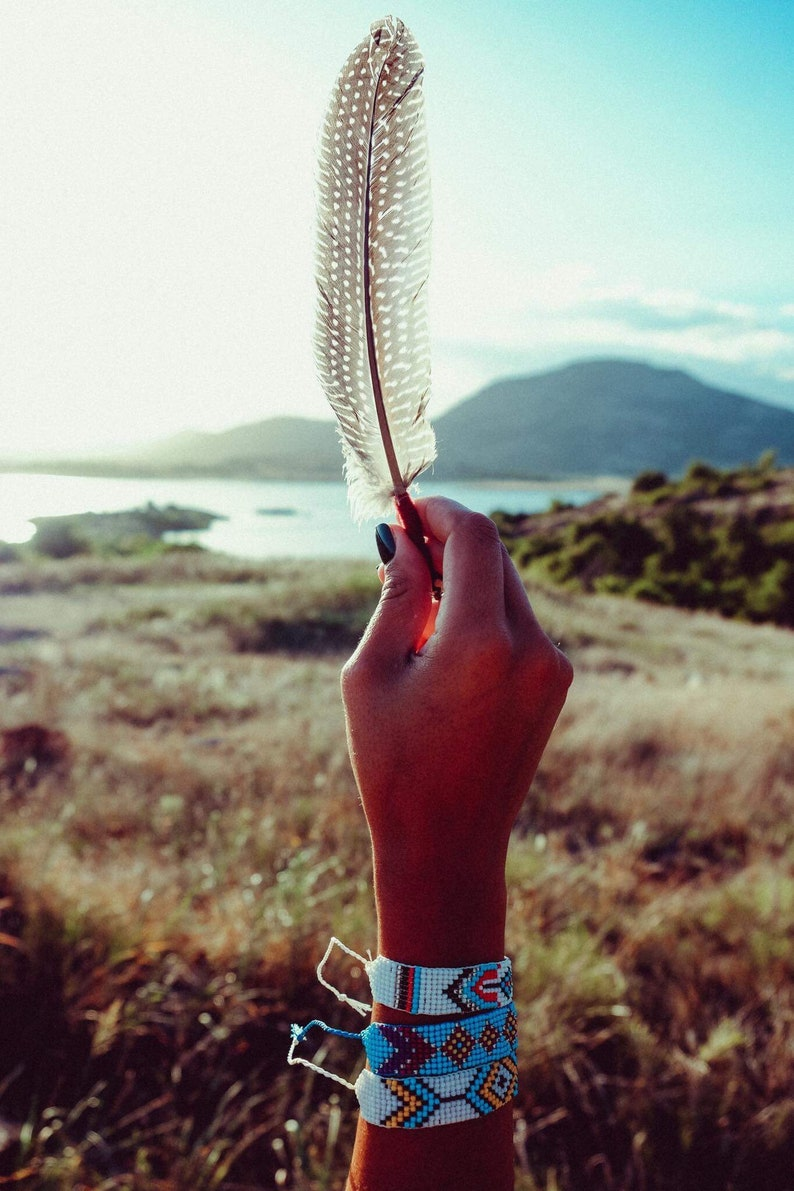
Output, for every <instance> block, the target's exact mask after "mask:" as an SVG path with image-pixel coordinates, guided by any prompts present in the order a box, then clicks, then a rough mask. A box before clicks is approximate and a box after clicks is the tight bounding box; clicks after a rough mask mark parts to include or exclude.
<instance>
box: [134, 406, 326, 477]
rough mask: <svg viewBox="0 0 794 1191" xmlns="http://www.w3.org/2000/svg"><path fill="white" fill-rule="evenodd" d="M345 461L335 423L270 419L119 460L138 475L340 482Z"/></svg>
mask: <svg viewBox="0 0 794 1191" xmlns="http://www.w3.org/2000/svg"><path fill="white" fill-rule="evenodd" d="M341 459H342V455H341V449H340V446H339V440H338V438H337V434H336V428H335V425H334V423H332V422H330V421H329V422H321V421H319V420H314V419H311V418H268V419H267V420H266V421H263V422H252V423H250V424H248V425H245V426H235V427H234V428H233V429H232V430H224V431H221V432H220V433H218V434H199V433H196V432H187V433H184V434H177V435H175V436H174V437H173V438H167V439H163V440H162V441H161V442H158V443H154V444H153V445H152V446H151V447H145V448H143V449H142V450H140V451H138V452H136V453H135V454H134V455H128V456H125V457H123V458H117V459H116V460H115V461H114V462H115V467H116V469H118V468H119V467H132V468H133V469H134V470H135V471H136V472H137V473H138V474H140V472H141V471H144V472H148V473H154V474H163V473H167V474H169V475H193V476H195V475H216V476H236V477H242V476H245V477H249V478H251V479H267V480H293V479H297V480H308V479H312V480H338V479H339V478H340V475H341V469H342V464H341Z"/></svg>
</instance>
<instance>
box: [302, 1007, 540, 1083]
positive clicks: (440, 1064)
mask: <svg viewBox="0 0 794 1191" xmlns="http://www.w3.org/2000/svg"><path fill="white" fill-rule="evenodd" d="M315 1027H317V1028H319V1029H321V1030H324V1031H325V1032H326V1033H327V1034H335V1035H336V1036H337V1037H339V1038H352V1039H355V1040H356V1041H360V1042H361V1043H363V1046H364V1050H365V1052H366V1055H367V1062H368V1063H369V1067H370V1070H371V1071H372V1073H373V1074H374V1075H380V1076H383V1077H386V1076H394V1077H397V1078H403V1077H406V1076H419V1075H421V1076H425V1075H434V1076H435V1075H451V1074H452V1073H453V1072H455V1071H464V1070H471V1069H472V1068H474V1067H482V1066H484V1065H488V1064H489V1063H492V1062H493V1061H494V1060H495V1059H503V1058H505V1057H506V1056H508V1055H512V1056H513V1057H514V1058H515V1054H516V1046H517V1042H518V1021H517V1019H516V1013H515V1006H514V1005H508V1006H506V1007H505V1008H504V1009H493V1010H491V1012H490V1013H479V1014H477V1016H476V1017H466V1018H459V1017H458V1018H453V1019H452V1021H445V1022H433V1023H432V1024H430V1025H421V1026H408V1025H405V1026H403V1025H400V1026H398V1025H392V1024H390V1023H388V1022H373V1023H372V1025H369V1026H367V1028H366V1029H365V1030H362V1031H361V1032H360V1033H353V1032H351V1031H348V1030H339V1029H337V1028H336V1027H335V1026H329V1025H326V1023H325V1022H324V1021H317V1020H315V1021H311V1022H309V1024H308V1025H306V1026H303V1027H299V1026H293V1027H292V1039H293V1046H292V1048H291V1051H290V1059H292V1060H294V1058H295V1056H294V1050H295V1047H296V1046H298V1045H300V1043H301V1042H303V1040H304V1038H305V1037H306V1035H307V1034H308V1033H309V1031H310V1030H312V1029H314V1028H315ZM298 1061H300V1060H298Z"/></svg>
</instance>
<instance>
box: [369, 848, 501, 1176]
mask: <svg viewBox="0 0 794 1191" xmlns="http://www.w3.org/2000/svg"><path fill="white" fill-rule="evenodd" d="M375 871H376V885H375V890H376V903H377V907H378V926H379V929H378V951H379V954H381V955H386V956H388V957H389V958H393V959H398V960H399V961H400V962H404V963H409V964H417V965H422V966H426V967H457V966H462V965H466V964H476V963H481V962H485V961H488V960H499V959H501V958H502V956H503V955H504V933H505V886H504V879H503V878H502V879H501V880H500V879H496V880H493V881H491V882H488V883H487V884H486V886H485V887H483V885H482V884H481V882H480V881H479V880H478V881H476V882H475V883H473V884H472V883H471V882H469V881H467V880H466V879H465V878H461V880H460V881H456V882H455V883H454V887H451V888H450V887H448V888H446V889H445V893H444V896H443V897H439V892H440V891H439V890H438V888H437V887H436V886H435V885H434V883H433V880H432V878H428V877H427V875H426V877H425V883H424V885H422V884H421V883H418V882H411V881H410V880H408V879H406V880H405V881H404V882H402V889H401V890H398V892H397V893H396V894H395V893H393V892H392V891H391V886H392V884H399V882H394V883H392V882H391V881H389V880H388V879H387V878H386V876H385V875H384V874H382V873H380V874H379V869H378V865H377V864H376V866H375ZM426 873H427V870H426ZM384 886H386V887H387V888H388V889H389V893H388V894H387V892H386V889H385V888H384ZM372 1016H373V1020H375V1021H386V1022H391V1023H394V1024H395V1025H405V1024H406V1022H407V1021H408V1020H410V1022H411V1023H412V1024H421V1023H423V1022H431V1021H433V1020H436V1019H433V1018H430V1017H422V1016H416V1015H411V1017H410V1019H409V1018H408V1016H407V1015H406V1014H405V1013H403V1012H401V1011H400V1010H397V1009H391V1008H388V1007H386V1006H383V1005H377V1004H376V1005H375V1006H374V1007H373V1014H372ZM512 1136H513V1112H512V1107H511V1105H510V1104H507V1105H505V1106H504V1107H503V1108H500V1109H498V1110H497V1111H496V1112H492V1113H490V1114H489V1115H487V1116H484V1117H479V1118H477V1119H475V1120H471V1121H462V1122H460V1123H457V1124H451V1125H443V1126H436V1127H433V1128H424V1129H389V1128H384V1127H382V1126H378V1125H370V1124H368V1123H367V1122H366V1121H364V1120H360V1121H359V1125H358V1130H357V1133H356V1142H355V1148H354V1153H353V1161H352V1165H351V1169H350V1176H349V1181H348V1188H349V1191H510V1189H511V1188H512V1187H513V1150H512Z"/></svg>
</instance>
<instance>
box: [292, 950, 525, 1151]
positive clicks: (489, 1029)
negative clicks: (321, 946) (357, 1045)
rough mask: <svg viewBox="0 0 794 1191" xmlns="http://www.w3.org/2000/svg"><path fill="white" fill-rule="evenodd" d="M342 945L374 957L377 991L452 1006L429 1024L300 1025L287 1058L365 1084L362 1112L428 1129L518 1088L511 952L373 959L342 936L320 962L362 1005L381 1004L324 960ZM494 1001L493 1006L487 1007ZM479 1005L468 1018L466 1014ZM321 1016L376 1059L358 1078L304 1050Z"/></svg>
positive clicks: (427, 1006) (379, 1121)
mask: <svg viewBox="0 0 794 1191" xmlns="http://www.w3.org/2000/svg"><path fill="white" fill-rule="evenodd" d="M334 946H338V947H340V948H341V949H342V950H343V951H345V952H347V954H348V955H351V956H354V957H355V958H356V959H358V960H360V961H361V963H362V964H363V965H364V967H365V969H366V971H367V974H368V975H369V979H370V986H371V988H372V995H373V999H374V1000H376V1001H378V1002H379V1003H381V1004H383V1005H387V1006H389V1007H391V1008H394V1009H399V1010H402V1011H403V1012H406V1013H414V1014H427V1015H428V1016H442V1015H448V1016H452V1020H451V1021H444V1022H431V1023H423V1024H421V1025H410V1024H407V1023H406V1024H405V1025H395V1024H392V1023H390V1022H372V1023H371V1024H370V1025H369V1026H367V1027H366V1029H364V1030H361V1031H360V1032H358V1033H354V1032H351V1031H347V1030H339V1029H336V1028H335V1027H333V1026H328V1025H326V1024H325V1022H322V1021H312V1022H309V1024H308V1025H306V1026H303V1027H299V1026H296V1025H293V1026H292V1028H291V1043H290V1048H289V1053H288V1055H287V1061H288V1062H289V1063H301V1064H303V1065H304V1066H306V1067H309V1068H310V1069H311V1070H312V1071H317V1072H319V1073H320V1074H321V1075H325V1076H327V1077H328V1078H329V1079H333V1080H336V1081H337V1083H341V1084H344V1086H345V1087H347V1088H350V1089H351V1090H352V1091H354V1092H355V1093H356V1096H357V1097H358V1101H359V1105H360V1109H361V1116H362V1118H363V1119H364V1120H365V1121H368V1122H369V1123H370V1124H373V1125H380V1126H384V1127H386V1128H395V1127H397V1128H404V1129H418V1128H423V1127H426V1126H432V1125H448V1124H453V1123H455V1122H457V1121H467V1120H471V1119H473V1118H474V1117H481V1116H486V1115H487V1114H488V1113H491V1112H494V1111H495V1110H496V1109H498V1108H501V1107H502V1106H503V1105H505V1104H507V1103H508V1101H509V1100H511V1099H512V1097H513V1096H515V1095H516V1093H517V1089H518V1068H517V1051H516V1045H517V1034H518V1027H517V1021H516V1013H515V1006H514V1004H513V1001H512V995H513V975H512V967H511V964H510V960H509V959H507V958H506V957H505V958H504V959H503V960H498V961H494V962H492V963H483V964H473V965H471V966H468V967H461V968H422V967H418V966H416V965H411V964H401V963H398V962H396V961H395V960H390V959H387V958H386V957H385V956H381V955H379V956H377V958H376V959H373V958H372V956H371V955H370V956H369V958H368V959H365V958H364V956H362V955H359V954H358V952H356V951H351V949H350V948H349V947H346V946H345V944H344V943H341V942H340V941H339V940H338V939H336V938H332V939H331V941H330V943H329V945H328V949H327V951H326V953H325V955H324V956H323V958H322V960H321V961H320V964H319V965H318V968H317V977H318V979H319V981H320V983H321V984H323V985H324V986H325V987H326V988H328V989H330V990H331V992H333V993H334V994H335V995H336V996H337V997H338V999H339V1000H340V1001H345V1002H346V1003H347V1004H349V1005H351V1006H352V1007H353V1008H354V1009H356V1010H357V1011H358V1012H359V1013H362V1014H364V1013H366V1012H367V1011H368V1010H370V1009H371V1008H372V1006H371V1005H367V1004H366V1003H364V1002H362V1001H357V1000H355V999H354V998H353V997H349V996H348V995H347V994H346V993H343V992H340V991H339V990H338V989H336V988H334V986H333V985H332V984H329V983H328V981H327V980H325V979H324V977H323V967H324V965H325V963H326V961H327V959H328V957H329V955H330V953H331V950H332V948H333V947H334ZM483 1010H485V1012H482V1011H483ZM464 1013H467V1014H470V1016H467V1017H466V1018H461V1014H464ZM315 1026H317V1027H320V1028H321V1029H323V1030H325V1031H326V1032H327V1033H330V1034H336V1035H338V1036H340V1037H343V1038H352V1039H355V1040H356V1041H359V1042H361V1043H362V1044H363V1046H364V1050H365V1052H366V1055H367V1060H368V1062H369V1067H368V1068H365V1069H364V1070H363V1071H362V1072H361V1073H360V1075H359V1077H358V1079H357V1080H356V1082H355V1084H352V1083H350V1081H349V1080H347V1079H344V1078H343V1077H342V1076H340V1075H336V1074H334V1072H332V1071H326V1070H325V1069H324V1068H322V1067H319V1066H317V1064H315V1063H313V1062H310V1061H309V1060H308V1059H304V1058H302V1057H300V1056H298V1055H296V1054H295V1050H296V1047H297V1046H298V1045H299V1044H300V1043H301V1042H302V1041H303V1039H304V1038H305V1037H306V1035H307V1034H308V1032H309V1030H311V1029H312V1028H314V1027H315Z"/></svg>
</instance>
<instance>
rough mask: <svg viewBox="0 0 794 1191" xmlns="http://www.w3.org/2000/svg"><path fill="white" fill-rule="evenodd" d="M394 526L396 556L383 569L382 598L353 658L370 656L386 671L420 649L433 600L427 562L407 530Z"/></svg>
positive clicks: (370, 659) (375, 664)
mask: <svg viewBox="0 0 794 1191" xmlns="http://www.w3.org/2000/svg"><path fill="white" fill-rule="evenodd" d="M391 529H392V533H393V534H394V541H395V545H396V551H395V554H394V558H393V559H392V560H391V562H389V563H388V565H386V566H382V567H381V568H379V574H381V576H382V583H383V589H382V591H381V595H380V601H379V603H378V606H377V608H376V609H375V613H374V615H373V617H372V619H371V620H370V622H369V625H368V627H367V631H366V633H365V634H364V637H363V639H362V641H361V643H360V645H359V647H358V649H357V650H356V653H355V655H354V657H353V659H351V661H352V662H355V661H356V660H357V659H361V658H363V657H366V659H367V661H368V662H371V663H372V665H373V666H374V667H376V668H380V669H382V670H383V671H384V673H386V672H387V671H388V670H389V669H393V668H394V667H395V666H397V667H402V665H403V664H404V663H405V661H406V659H407V658H409V657H410V656H411V655H413V654H414V653H415V652H416V651H417V649H419V648H420V646H421V645H422V643H423V635H424V630H425V626H426V624H427V622H428V618H429V616H430V608H431V603H432V601H431V589H430V583H429V579H428V571H427V563H426V562H425V560H424V558H423V557H422V555H421V554H420V553H419V551H418V550H417V548H416V546H414V544H413V542H412V541H411V540H410V538H409V537H408V535H407V534H406V533H405V531H404V530H403V529H401V528H400V527H399V526H392V527H391Z"/></svg>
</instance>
